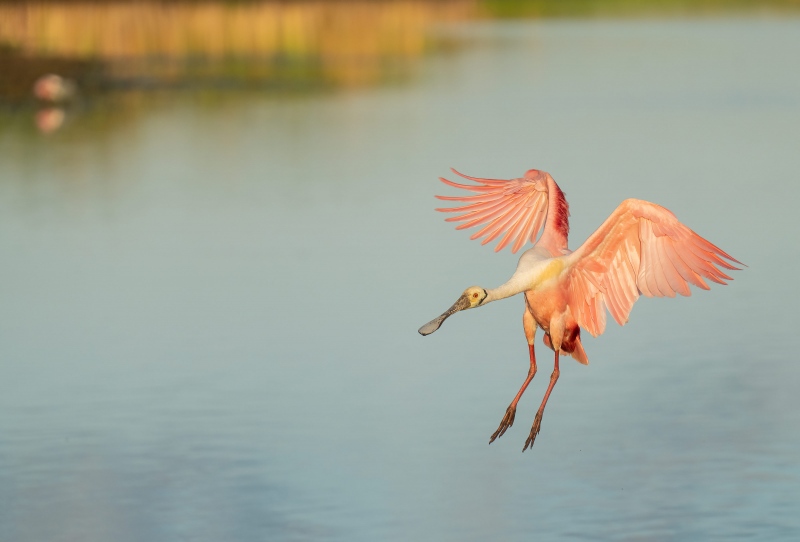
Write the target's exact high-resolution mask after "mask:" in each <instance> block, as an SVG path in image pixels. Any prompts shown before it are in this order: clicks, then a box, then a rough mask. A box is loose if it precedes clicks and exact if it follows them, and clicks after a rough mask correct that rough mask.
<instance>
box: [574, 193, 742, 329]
mask: <svg viewBox="0 0 800 542" xmlns="http://www.w3.org/2000/svg"><path fill="white" fill-rule="evenodd" d="M731 262H733V263H737V264H740V265H741V262H739V261H738V260H736V259H735V258H733V257H732V256H730V255H729V254H727V253H725V252H724V251H722V250H721V249H720V248H719V247H716V246H715V245H713V244H711V243H710V242H708V241H707V240H705V239H703V238H702V237H700V236H699V235H697V234H696V233H695V232H693V231H692V230H690V229H689V228H687V227H686V226H684V225H683V224H681V223H680V222H679V221H678V219H677V218H675V215H673V214H672V213H671V212H670V211H669V210H667V209H665V208H664V207H661V206H660V205H656V204H655V203H650V202H647V201H642V200H635V199H629V200H625V201H624V202H622V203H621V204H620V206H619V207H617V209H616V210H615V211H614V212H613V213H612V214H611V216H609V217H608V219H607V220H606V221H605V222H604V223H603V224H602V225H601V226H600V227H599V228H598V229H597V231H595V232H594V233H593V234H592V235H591V236H590V237H589V238H588V239H587V240H586V242H585V243H584V244H583V245H581V247H580V248H578V249H577V250H576V251H575V252H573V253H572V254H570V255H569V256H567V257H566V262H565V263H566V264H567V267H566V270H565V272H564V275H563V277H564V279H563V280H564V281H565V287H566V292H567V304H568V305H569V308H570V311H571V312H572V315H573V316H574V317H575V320H576V321H577V322H578V325H580V326H581V327H583V328H584V329H586V330H587V331H588V332H589V333H591V334H592V335H594V336H595V337H596V336H597V335H600V334H601V333H603V331H604V330H605V325H606V315H605V311H606V309H608V312H610V313H611V316H612V317H613V318H614V320H616V321H617V323H618V324H620V325H624V324H625V323H626V322H627V321H628V316H629V315H630V312H631V308H632V307H633V304H634V303H635V302H636V300H637V299H638V298H639V295H640V294H642V295H645V296H647V297H664V296H668V297H675V294H676V293H677V294H681V295H684V296H688V295H691V292H690V290H689V284H693V285H695V286H697V287H699V288H703V289H705V290H708V284H707V283H706V281H705V279H708V280H711V281H713V282H717V283H719V284H726V282H725V281H726V280H732V278H731V277H730V276H728V275H727V274H725V272H724V271H722V269H720V268H724V269H739V268H738V267H735V266H734V265H732V263H731Z"/></svg>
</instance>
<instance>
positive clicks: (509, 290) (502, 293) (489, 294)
mask: <svg viewBox="0 0 800 542" xmlns="http://www.w3.org/2000/svg"><path fill="white" fill-rule="evenodd" d="M527 289H528V281H527V280H526V277H524V276H520V275H519V274H514V276H513V277H511V278H510V279H509V280H508V282H506V283H505V284H503V285H501V286H498V287H497V288H490V289H487V290H486V300H485V301H484V304H485V303H490V302H492V301H497V300H499V299H505V298H507V297H511V296H512V295H517V294H518V293H521V292H524V291H525V290H527Z"/></svg>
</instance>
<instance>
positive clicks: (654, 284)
mask: <svg viewBox="0 0 800 542" xmlns="http://www.w3.org/2000/svg"><path fill="white" fill-rule="evenodd" d="M453 171H454V172H455V173H456V174H458V175H460V176H462V177H464V178H466V179H469V180H471V181H474V182H475V183H477V184H471V185H462V184H458V183H454V182H451V181H449V180H447V179H444V178H441V180H442V182H444V183H445V184H447V185H449V186H453V187H455V188H460V189H464V190H468V191H471V192H475V194H474V195H472V196H437V198H439V199H443V200H449V201H458V202H461V203H464V204H465V205H462V206H459V207H453V208H446V209H437V210H438V211H443V212H457V213H461V214H459V215H457V216H454V217H450V218H448V219H447V221H449V222H463V223H462V224H460V225H459V226H457V229H463V228H468V227H473V226H479V225H480V226H482V228H481V229H480V230H479V231H478V232H477V233H475V234H474V235H473V236H472V239H477V238H480V237H484V236H485V239H484V240H483V241H482V243H483V244H486V243H488V242H490V241H492V240H494V239H497V238H500V241H499V242H498V244H497V247H496V248H495V251H499V250H502V249H503V248H505V247H506V246H508V245H509V244H510V243H512V242H513V246H512V252H516V251H517V250H519V249H520V248H521V247H522V246H523V245H524V244H525V243H526V242H532V243H534V246H533V247H532V248H530V249H528V250H526V251H525V252H524V253H523V254H522V256H521V257H520V260H519V263H518V265H517V269H516V271H515V272H514V274H513V275H512V276H511V278H510V279H509V280H508V281H507V282H506V283H505V284H503V285H501V286H499V287H498V288H494V289H488V290H487V289H484V288H480V287H477V286H474V287H471V288H468V289H467V290H466V291H465V292H464V294H462V296H461V298H459V300H458V301H457V302H456V304H454V305H453V307H451V309H450V310H449V311H447V312H445V313H444V314H442V315H441V316H440V317H439V318H437V319H434V320H432V321H431V322H429V323H428V324H426V325H425V326H423V327H422V328H420V333H421V334H423V335H428V334H430V333H433V331H436V329H438V328H439V326H440V325H441V323H442V322H443V321H444V319H445V318H447V317H448V316H450V315H451V314H453V313H454V312H456V311H459V310H464V309H468V308H474V307H477V306H481V305H484V304H486V303H489V302H491V301H496V300H498V299H504V298H506V297H510V296H513V295H516V294H518V293H523V292H524V294H525V311H524V313H523V329H524V330H525V336H526V338H527V340H528V344H529V352H530V364H531V368H530V370H529V372H528V378H527V379H526V380H525V382H524V383H523V385H522V387H521V388H520V391H519V392H518V393H517V396H516V397H515V398H514V400H513V401H512V403H511V405H510V406H509V408H508V409H507V411H506V415H505V417H504V418H503V421H502V422H501V424H500V427H499V428H498V430H497V431H496V432H495V433H494V434H493V435H492V438H491V440H490V442H492V441H494V440H495V439H496V438H497V437H499V436H502V434H503V433H505V431H506V430H507V429H508V428H509V427H510V426H511V424H513V421H514V414H515V411H516V405H517V402H518V401H519V398H520V397H521V396H522V393H523V392H524V391H525V388H526V387H527V385H528V383H529V382H530V381H531V379H532V378H533V375H534V374H535V373H536V358H535V355H534V349H533V341H534V337H535V334H536V329H537V328H541V329H542V330H543V331H544V334H545V335H544V342H545V345H546V346H547V347H549V348H551V349H553V350H554V351H555V368H554V371H553V374H552V375H551V377H550V386H549V387H548V389H547V393H546V394H545V397H544V400H543V401H542V405H541V407H540V408H539V411H538V412H537V415H536V419H535V421H534V424H533V427H532V429H531V433H530V436H529V437H528V440H527V441H526V443H525V448H523V450H524V449H526V448H527V447H528V446H532V445H533V441H534V439H535V438H536V435H537V434H538V432H539V428H540V424H541V418H542V414H543V412H544V407H545V404H546V403H547V399H548V397H549V396H550V392H551V391H552V389H553V386H554V385H555V382H556V380H558V376H559V368H558V361H559V355H570V356H572V357H573V358H574V359H575V360H577V361H579V362H580V363H583V364H587V363H588V362H589V360H588V358H587V356H586V352H585V351H584V349H583V345H582V343H581V337H580V331H581V328H583V329H585V330H586V331H588V332H589V333H591V334H592V335H594V336H597V335H600V334H601V333H603V331H604V330H605V325H606V316H605V315H606V310H608V312H609V313H610V314H611V316H612V317H613V318H614V320H616V321H617V323H619V324H620V325H624V324H625V323H626V322H627V321H628V317H629V315H630V312H631V309H632V308H633V304H634V303H635V302H636V300H637V299H638V298H639V296H640V295H645V296H647V297H664V296H668V297H674V296H675V294H681V295H684V296H688V295H691V291H690V290H689V284H693V285H695V286H698V287H700V288H703V289H706V290H707V289H708V284H707V283H706V280H710V281H712V282H717V283H719V284H725V281H726V280H731V277H730V276H728V275H727V274H726V273H725V272H724V271H722V269H721V268H723V269H738V268H737V267H735V266H734V265H732V263H731V262H734V263H741V262H739V261H738V260H736V259H735V258H733V257H732V256H730V255H729V254H727V253H725V252H724V251H722V250H721V249H720V248H718V247H716V246H715V245H713V244H711V243H710V242H708V241H707V240H705V239H704V238H702V237H701V236H699V235H698V234H696V233H695V232H693V231H692V230H690V229H689V228H688V227H686V226H685V225H683V224H682V223H681V222H679V221H678V219H677V218H675V215H673V214H672V213H671V212H670V211H669V210H667V209H665V208H664V207H661V206H660V205H656V204H655V203H650V202H647V201H642V200H635V199H628V200H625V201H623V202H622V203H621V204H620V205H619V206H618V207H617V209H616V210H614V212H613V213H612V214H611V216H609V218H608V219H606V221H605V222H603V224H602V225H601V226H600V227H599V228H598V229H597V230H596V231H595V232H594V233H593V234H592V235H590V236H589V238H588V239H587V240H586V242H584V243H583V245H581V246H580V247H579V248H578V249H577V250H575V251H574V252H571V251H570V250H569V248H568V246H567V240H568V236H569V218H568V217H569V206H568V205H567V201H566V198H565V196H564V194H563V192H562V191H561V189H560V188H559V187H558V185H557V184H556V182H555V181H554V180H553V178H552V177H551V176H550V174H549V173H545V172H543V171H539V170H535V169H532V170H529V171H528V172H527V173H526V174H525V176H523V177H522V178H518V179H511V180H500V179H481V178H476V177H468V176H465V175H462V174H460V173H458V172H456V171H455V170H453ZM540 231H541V232H542V234H541V236H539V232H540ZM537 237H538V241H537Z"/></svg>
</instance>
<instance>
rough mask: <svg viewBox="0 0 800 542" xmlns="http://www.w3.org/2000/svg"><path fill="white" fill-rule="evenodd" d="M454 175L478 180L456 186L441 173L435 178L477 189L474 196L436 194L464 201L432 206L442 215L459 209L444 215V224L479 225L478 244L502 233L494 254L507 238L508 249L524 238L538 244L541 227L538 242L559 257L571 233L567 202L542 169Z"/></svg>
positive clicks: (460, 226)
mask: <svg viewBox="0 0 800 542" xmlns="http://www.w3.org/2000/svg"><path fill="white" fill-rule="evenodd" d="M452 171H453V173H455V174H456V175H458V176H460V177H463V178H465V179H469V180H470V181H474V182H476V183H478V184H477V185H474V184H469V185H467V184H458V183H454V182H452V181H448V180H447V179H445V178H444V177H439V180H440V181H442V182H443V183H444V184H446V185H448V186H453V187H455V188H461V189H463V190H469V191H471V192H476V194H475V195H473V196H436V197H437V198H439V199H441V200H447V201H459V202H463V203H466V205H461V206H458V207H450V208H444V209H436V210H437V211H441V212H445V213H454V212H457V213H462V214H460V215H457V216H452V217H450V218H447V219H446V221H447V222H463V224H459V225H458V226H457V227H456V229H457V230H463V229H465V228H471V227H473V226H478V225H483V228H481V229H480V230H478V232H476V233H475V234H473V235H472V237H470V239H478V238H479V237H483V236H486V238H485V239H484V240H483V241H481V244H482V245H485V244H486V243H489V242H491V241H493V240H494V239H496V238H498V237H499V236H501V235H503V237H502V239H501V240H500V242H499V243H497V246H496V247H495V249H494V250H495V252H499V251H501V250H503V248H505V247H506V246H507V245H508V244H509V243H510V242H511V241H514V245H513V246H512V248H511V252H517V251H518V250H519V249H520V247H522V245H524V244H525V242H526V241H530V242H531V243H535V242H536V237H537V236H538V235H539V232H540V231H541V230H542V228H543V227H544V233H543V234H542V239H540V244H542V242H543V241H546V243H545V245H546V246H547V248H549V249H550V250H551V251H552V252H553V255H554V256H560V255H561V254H562V251H564V250H566V248H567V235H568V234H569V220H568V217H569V206H568V205H567V200H566V198H564V194H563V192H561V190H560V189H559V188H558V185H557V184H556V183H555V181H553V178H552V177H551V176H550V175H549V174H548V173H545V172H544V171H539V170H535V169H532V170H529V171H528V172H527V173H526V174H525V176H524V177H522V178H519V179H510V180H502V179H481V178H478V177H470V176H468V175H464V174H462V173H459V172H458V171H456V170H455V169H453V170H452Z"/></svg>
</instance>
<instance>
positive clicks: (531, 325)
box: [489, 306, 536, 444]
mask: <svg viewBox="0 0 800 542" xmlns="http://www.w3.org/2000/svg"><path fill="white" fill-rule="evenodd" d="M522 327H523V328H524V329H525V337H526V338H527V339H528V353H529V355H530V360H531V366H530V369H528V376H527V378H525V382H523V383H522V387H521V388H520V389H519V391H518V392H517V395H516V397H514V400H513V401H511V404H510V405H509V407H508V408H507V409H506V413H505V415H504V416H503V419H502V420H501V421H500V427H498V428H497V431H495V432H494V433H493V434H492V436H491V437H490V438H489V444H491V443H492V442H494V441H495V440H496V439H497V438H498V437H502V436H503V434H504V433H505V432H506V430H508V428H509V427H511V426H512V425H514V415H515V414H516V413H517V403H518V402H519V399H520V397H522V394H523V393H525V389H526V388H527V387H528V384H530V383H531V380H533V377H534V376H535V375H536V354H535V353H534V351H533V340H534V338H535V336H536V322H535V321H534V319H533V315H532V314H531V313H530V311H529V310H528V309H527V306H526V308H525V313H524V314H523V315H522Z"/></svg>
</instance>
